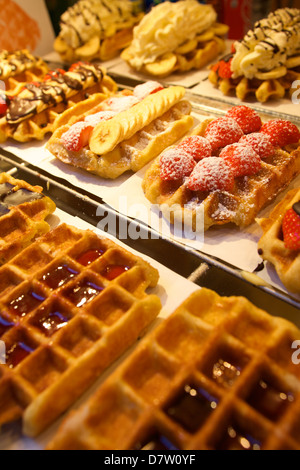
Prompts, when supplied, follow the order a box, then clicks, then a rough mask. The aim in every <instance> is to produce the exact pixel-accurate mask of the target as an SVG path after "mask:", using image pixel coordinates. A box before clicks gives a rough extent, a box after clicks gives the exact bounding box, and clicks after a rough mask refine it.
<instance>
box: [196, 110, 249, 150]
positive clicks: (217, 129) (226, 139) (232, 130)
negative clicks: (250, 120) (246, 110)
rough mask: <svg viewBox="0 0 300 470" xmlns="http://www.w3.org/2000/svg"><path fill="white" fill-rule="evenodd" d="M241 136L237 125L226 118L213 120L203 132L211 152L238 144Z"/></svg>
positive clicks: (241, 132) (232, 120) (240, 130)
mask: <svg viewBox="0 0 300 470" xmlns="http://www.w3.org/2000/svg"><path fill="white" fill-rule="evenodd" d="M243 135H244V133H243V131H242V129H241V128H240V126H239V125H238V123H237V122H236V121H235V120H234V119H232V118H226V117H223V118H217V119H214V120H213V121H212V122H210V124H208V126H207V128H206V130H205V138H206V139H207V140H209V142H210V144H211V146H212V150H213V151H214V150H217V149H219V148H220V147H226V145H230V144H233V143H235V142H238V141H239V140H240V139H241V138H242V137H243Z"/></svg>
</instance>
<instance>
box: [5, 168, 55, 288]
mask: <svg viewBox="0 0 300 470" xmlns="http://www.w3.org/2000/svg"><path fill="white" fill-rule="evenodd" d="M42 190H43V188H41V187H40V186H31V185H30V184H28V183H27V182H25V181H22V180H17V179H15V178H13V177H12V176H10V175H8V174H7V173H1V174H0V221H1V223H0V266H2V265H3V264H4V263H6V262H7V261H9V260H10V259H11V258H13V257H14V256H16V255H17V254H18V253H19V252H20V251H21V250H22V249H23V248H25V247H26V246H28V245H29V244H30V243H32V241H33V240H34V239H35V238H37V237H39V236H40V235H42V234H44V233H46V232H48V231H49V230H50V226H49V224H48V223H47V222H46V220H45V219H46V218H47V216H48V215H50V214H52V213H53V212H54V211H55V208H56V206H55V204H54V202H53V201H52V200H51V199H50V198H49V197H47V196H45V195H44V194H43V193H42ZM1 282H2V281H1ZM1 285H2V284H1Z"/></svg>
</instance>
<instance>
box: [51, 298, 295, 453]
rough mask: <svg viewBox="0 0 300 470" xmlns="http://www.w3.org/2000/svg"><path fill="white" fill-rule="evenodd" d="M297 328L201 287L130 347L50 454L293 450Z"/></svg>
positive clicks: (75, 414)
mask: <svg viewBox="0 0 300 470" xmlns="http://www.w3.org/2000/svg"><path fill="white" fill-rule="evenodd" d="M299 338H300V331H299V330H298V329H297V328H296V326H294V325H293V324H292V323H289V322H288V321H286V320H284V319H282V318H279V317H272V316H271V315H269V314H268V313H266V312H264V311H263V310H260V309H258V308H257V307H255V306H254V305H253V304H251V303H250V302H249V301H248V300H247V299H245V298H243V297H228V298H226V297H220V296H219V295H217V294H216V293H214V292H212V291H210V290H207V289H201V290H198V291H196V292H195V293H194V294H192V295H191V296H190V297H189V298H188V299H187V300H186V301H185V302H183V304H182V305H181V306H180V307H179V308H178V309H177V310H176V311H175V312H174V313H173V314H172V315H171V316H170V317H169V318H167V319H166V320H164V321H163V322H162V323H161V324H160V325H159V326H158V327H157V328H156V329H155V330H153V332H152V333H151V334H150V335H148V336H147V337H146V338H144V340H143V341H142V342H141V344H140V345H139V346H138V347H137V348H136V350H135V351H134V352H133V354H132V355H131V356H129V357H128V359H127V360H126V361H125V362H124V363H123V364H122V365H121V366H120V367H118V368H117V369H116V370H115V371H114V372H113V373H112V375H111V376H110V377H109V378H108V379H107V380H106V381H105V382H104V384H102V385H101V386H100V388H99V389H98V390H96V392H95V393H94V394H93V396H91V398H90V399H88V400H87V402H85V403H84V404H83V405H82V406H80V407H79V409H78V410H76V411H75V412H73V413H71V414H70V415H69V416H67V417H66V418H65V420H64V421H63V423H62V425H61V427H60V429H59V430H58V432H57V434H56V435H55V436H54V438H53V439H52V441H51V442H50V443H49V445H48V447H47V448H48V449H49V450H62V449H63V450H69V449H70V450H108V449H110V450H149V451H150V450H151V451H153V450H197V449H199V450H246V449H252V450H253V449H262V450H265V449H271V450H275V449H282V450H283V449H286V450H292V449H293V450H296V449H299V447H300V441H299V413H300V400H299V398H300V397H299V391H300V377H299V366H298V365H296V364H294V363H293V361H292V354H293V349H292V344H293V342H294V341H299Z"/></svg>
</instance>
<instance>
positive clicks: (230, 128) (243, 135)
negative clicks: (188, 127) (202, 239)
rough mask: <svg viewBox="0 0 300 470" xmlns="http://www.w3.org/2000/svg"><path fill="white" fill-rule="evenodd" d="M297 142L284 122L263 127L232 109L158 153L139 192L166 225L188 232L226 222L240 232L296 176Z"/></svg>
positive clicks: (241, 109) (253, 116)
mask: <svg viewBox="0 0 300 470" xmlns="http://www.w3.org/2000/svg"><path fill="white" fill-rule="evenodd" d="M287 135H289V137H288V138H287V139H286V136H287ZM299 142H300V132H299V130H298V128H297V127H296V126H295V125H294V124H292V123H290V122H289V121H283V120H271V121H269V122H267V123H265V124H263V123H262V121H261V118H260V117H259V115H258V114H257V113H256V112H255V111H254V110H252V109H251V108H249V107H247V106H237V107H234V108H231V109H230V110H229V111H228V112H227V113H226V116H224V117H223V118H217V119H213V118H211V119H205V120H204V121H203V122H202V123H200V125H199V126H197V127H196V128H195V129H194V130H193V132H192V135H191V136H189V137H187V138H185V139H183V141H182V142H181V143H180V144H178V145H177V146H175V147H173V148H171V149H169V150H167V151H166V152H163V154H162V155H160V156H159V157H158V158H157V159H156V160H155V161H154V163H153V164H152V166H151V167H150V168H149V169H148V171H147V172H146V174H145V177H144V180H143V183H142V185H143V190H144V192H145V195H146V197H147V199H149V200H150V202H152V203H153V204H158V205H159V206H160V208H161V210H162V212H163V213H164V215H165V216H166V217H167V220H169V221H170V223H172V224H175V223H178V224H187V226H189V228H191V227H192V229H193V231H194V232H198V231H203V230H207V229H209V228H210V227H211V226H213V225H224V224H229V223H234V224H235V225H237V226H238V227H240V228H245V227H247V226H248V225H250V224H251V223H253V222H254V221H255V218H256V217H257V214H258V213H259V211H260V210H261V209H262V208H263V207H265V206H266V205H267V204H269V203H270V202H271V201H272V200H273V199H274V198H275V197H276V196H277V194H278V193H279V192H280V191H282V190H283V189H284V188H285V187H286V186H287V185H288V184H289V183H290V182H291V181H292V180H293V179H294V178H295V177H296V176H297V175H299V173H300V148H299Z"/></svg>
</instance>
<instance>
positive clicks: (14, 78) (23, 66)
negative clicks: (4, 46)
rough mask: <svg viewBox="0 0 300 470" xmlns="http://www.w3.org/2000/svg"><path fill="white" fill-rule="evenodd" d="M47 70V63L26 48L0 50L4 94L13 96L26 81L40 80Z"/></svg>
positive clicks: (0, 74) (0, 77)
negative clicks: (10, 50)
mask: <svg viewBox="0 0 300 470" xmlns="http://www.w3.org/2000/svg"><path fill="white" fill-rule="evenodd" d="M48 71H49V68H48V66H47V64H46V63H45V62H44V61H43V60H42V59H41V58H40V57H35V56H33V55H32V54H31V53H30V52H29V51H27V50H26V49H24V50H19V51H14V52H8V51H5V50H2V51H0V80H1V81H2V82H3V84H4V86H3V85H2V88H3V90H2V91H4V92H5V94H6V95H9V96H15V95H16V94H18V93H19V92H20V90H21V89H22V88H23V86H24V85H25V84H26V83H28V82H33V81H36V80H40V79H41V78H43V77H44V76H45V75H46V73H47V72H48Z"/></svg>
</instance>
